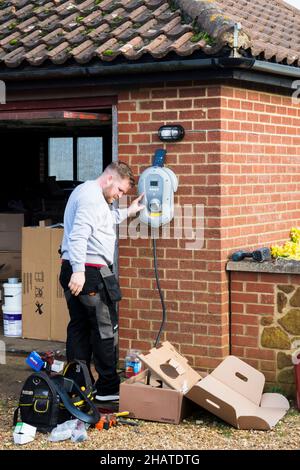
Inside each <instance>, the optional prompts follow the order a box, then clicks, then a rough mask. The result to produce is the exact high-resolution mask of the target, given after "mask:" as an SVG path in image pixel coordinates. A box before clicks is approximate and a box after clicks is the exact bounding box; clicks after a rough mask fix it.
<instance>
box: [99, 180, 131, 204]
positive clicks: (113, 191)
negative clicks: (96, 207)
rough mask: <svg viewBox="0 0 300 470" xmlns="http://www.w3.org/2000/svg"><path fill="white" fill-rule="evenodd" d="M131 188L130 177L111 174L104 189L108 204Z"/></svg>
mask: <svg viewBox="0 0 300 470" xmlns="http://www.w3.org/2000/svg"><path fill="white" fill-rule="evenodd" d="M129 189H130V181H129V179H128V178H124V179H122V178H120V177H119V176H117V175H109V176H108V177H107V184H106V185H105V187H104V188H103V189H102V190H103V196H104V198H105V200H106V202H107V203H108V204H112V203H113V202H114V201H116V200H117V199H120V197H122V196H123V194H126V193H127V192H128V191H129Z"/></svg>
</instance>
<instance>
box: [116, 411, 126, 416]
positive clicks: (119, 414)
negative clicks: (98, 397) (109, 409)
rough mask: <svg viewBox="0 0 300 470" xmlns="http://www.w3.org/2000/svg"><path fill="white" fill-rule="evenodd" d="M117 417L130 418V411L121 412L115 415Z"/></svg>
mask: <svg viewBox="0 0 300 470" xmlns="http://www.w3.org/2000/svg"><path fill="white" fill-rule="evenodd" d="M114 415H115V416H117V417H119V416H128V415H129V411H120V412H119V413H114Z"/></svg>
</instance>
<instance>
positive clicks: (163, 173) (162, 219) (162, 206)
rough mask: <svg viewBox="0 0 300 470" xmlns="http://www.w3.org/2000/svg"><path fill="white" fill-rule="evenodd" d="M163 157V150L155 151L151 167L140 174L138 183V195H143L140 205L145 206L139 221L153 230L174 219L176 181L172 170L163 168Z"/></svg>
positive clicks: (164, 153)
mask: <svg viewBox="0 0 300 470" xmlns="http://www.w3.org/2000/svg"><path fill="white" fill-rule="evenodd" d="M165 155H166V151H165V150H163V149H158V150H156V152H155V154H154V158H153V164H152V166H150V167H149V168H147V169H146V170H145V171H144V172H143V173H142V174H141V176H140V178H139V183H138V192H139V194H142V193H144V197H143V200H142V201H141V204H143V205H144V206H145V208H144V209H143V210H142V211H141V213H140V221H141V222H143V223H145V224H149V225H150V226H151V227H153V228H158V227H160V226H161V225H164V224H167V223H168V222H170V221H171V220H172V219H173V217H174V193H175V192H176V191H177V188H178V180H177V176H176V175H175V173H174V172H173V171H172V170H170V169H169V168H165V167H164V166H163V165H164V160H165Z"/></svg>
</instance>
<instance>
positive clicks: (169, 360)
mask: <svg viewBox="0 0 300 470" xmlns="http://www.w3.org/2000/svg"><path fill="white" fill-rule="evenodd" d="M139 358H140V359H141V360H142V361H143V362H144V364H146V366H147V367H149V369H150V371H151V375H150V378H151V381H150V385H147V371H143V372H142V373H141V374H138V375H136V376H134V377H131V378H130V379H128V380H126V381H125V382H123V383H121V386H120V405H119V406H120V410H121V411H122V410H127V411H129V412H130V416H131V417H135V418H140V419H145V420H151V421H159V422H162V423H173V424H178V423H179V422H180V421H181V420H182V419H183V418H185V417H186V416H188V415H189V414H191V412H192V409H193V408H194V406H193V404H192V403H191V402H189V400H188V399H187V398H186V397H185V393H186V392H187V391H188V390H189V389H190V388H191V387H192V385H194V384H196V383H197V382H198V381H199V380H200V379H201V376H200V375H199V374H198V372H196V371H195V370H194V369H192V368H191V367H190V366H189V365H188V361H187V359H186V358H185V357H183V356H181V355H180V354H179V353H178V352H177V351H176V350H175V348H174V347H173V346H171V344H170V343H167V342H165V343H163V346H162V347H160V348H157V349H156V348H153V349H151V351H150V353H149V354H148V355H147V356H144V355H143V354H141V355H139ZM169 374H170V377H169ZM171 377H172V380H169V378H171ZM160 379H162V381H161V380H160ZM161 382H162V388H161V387H160V383H161Z"/></svg>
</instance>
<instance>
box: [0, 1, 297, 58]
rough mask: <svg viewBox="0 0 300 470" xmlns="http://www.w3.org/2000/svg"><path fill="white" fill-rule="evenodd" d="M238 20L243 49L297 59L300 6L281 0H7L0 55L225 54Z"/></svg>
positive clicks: (0, 5)
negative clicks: (199, 52)
mask: <svg viewBox="0 0 300 470" xmlns="http://www.w3.org/2000/svg"><path fill="white" fill-rule="evenodd" d="M235 22H240V23H241V25H242V29H241V31H240V33H239V51H240V53H241V54H243V55H251V56H253V57H260V58H264V59H265V60H272V61H276V62H278V63H288V64H291V65H296V66H300V11H299V10H297V9H296V8H293V7H290V6H289V5H287V4H285V3H284V2H282V1H281V0H255V2H254V0H235V1H234V0H169V1H168V0H3V1H2V2H0V25H1V35H0V63H1V62H2V63H3V64H4V65H6V66H8V67H17V66H18V65H20V64H21V63H23V62H26V61H27V62H28V63H30V64H31V65H35V66H39V65H42V64H43V63H44V62H45V61H46V60H50V61H51V62H53V63H55V64H63V63H64V62H65V61H67V60H68V59H72V60H75V61H76V62H78V63H87V62H89V61H90V60H92V59H93V58H94V59H95V58H96V59H97V60H101V61H112V60H114V58H115V57H117V56H120V55H123V57H125V58H126V59H128V60H137V59H139V58H141V57H142V56H143V55H144V54H150V55H152V57H153V58H154V59H155V58H163V57H166V56H167V54H168V53H169V52H171V51H173V52H174V53H175V54H177V55H178V56H188V55H191V54H192V53H193V52H195V51H202V52H204V53H206V54H212V53H219V54H222V53H223V52H222V50H223V47H224V46H225V45H228V46H229V47H233V27H234V23H235ZM198 38H199V39H198ZM195 39H196V40H195ZM197 39H198V40H197ZM1 46H2V47H1ZM227 51H228V48H227Z"/></svg>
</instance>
